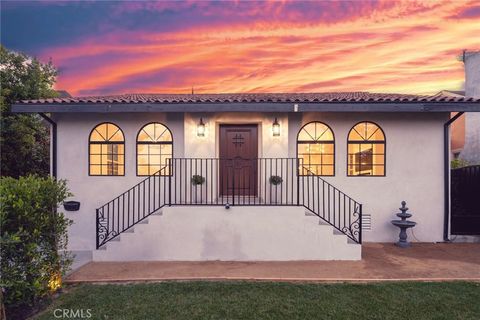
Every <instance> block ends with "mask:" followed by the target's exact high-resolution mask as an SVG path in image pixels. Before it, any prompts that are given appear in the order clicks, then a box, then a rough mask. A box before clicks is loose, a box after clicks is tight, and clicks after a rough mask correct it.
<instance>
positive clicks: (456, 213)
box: [451, 165, 480, 235]
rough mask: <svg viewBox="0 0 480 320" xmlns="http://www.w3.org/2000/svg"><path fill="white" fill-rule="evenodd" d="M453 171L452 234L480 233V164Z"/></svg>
mask: <svg viewBox="0 0 480 320" xmlns="http://www.w3.org/2000/svg"><path fill="white" fill-rule="evenodd" d="M451 172H452V175H451V179H452V189H451V190H452V194H451V199H452V200H451V201H452V207H451V212H452V220H451V234H453V235H480V165H477V166H468V167H463V168H458V169H453V170H452V171H451Z"/></svg>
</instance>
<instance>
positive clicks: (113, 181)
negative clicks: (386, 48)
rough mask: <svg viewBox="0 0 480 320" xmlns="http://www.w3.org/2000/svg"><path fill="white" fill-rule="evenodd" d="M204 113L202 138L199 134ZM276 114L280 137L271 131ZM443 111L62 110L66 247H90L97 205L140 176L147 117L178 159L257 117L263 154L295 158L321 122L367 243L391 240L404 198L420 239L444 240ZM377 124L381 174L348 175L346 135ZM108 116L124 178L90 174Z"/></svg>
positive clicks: (212, 150) (334, 180) (212, 149)
mask: <svg viewBox="0 0 480 320" xmlns="http://www.w3.org/2000/svg"><path fill="white" fill-rule="evenodd" d="M200 117H203V119H204V122H205V123H206V128H207V131H206V135H205V137H202V138H200V137H197V136H196V125H197V123H198V121H199V119H200ZM275 117H278V121H279V122H280V124H281V136H280V137H273V136H272V122H273V120H274V118H275ZM447 117H448V114H446V113H445V114H408V113H405V114H402V113H388V114H387V113H383V114H382V113H376V114H366V113H325V114H322V113H307V114H299V113H290V114H283V115H282V114H272V113H268V114H267V113H253V114H252V113H249V114H246V113H223V114H185V115H183V114H179V113H170V114H156V113H148V114H140V113H138V114H63V115H57V117H56V121H57V122H58V176H59V178H63V179H67V180H68V182H69V187H70V189H71V191H72V192H73V193H74V194H75V196H74V197H73V199H75V200H78V201H80V202H81V209H80V211H77V212H73V213H67V216H68V217H70V218H71V219H73V220H74V221H75V224H74V225H73V226H72V227H71V229H70V249H71V250H91V249H94V247H95V208H97V207H99V206H101V205H103V204H104V203H106V202H108V201H109V200H111V199H113V198H114V197H115V196H117V195H119V194H120V193H122V192H124V191H125V190H127V189H128V188H130V187H132V186H133V185H134V184H136V183H137V182H139V181H141V180H142V179H143V178H142V177H137V176H136V171H135V170H136V168H135V163H136V159H135V156H136V152H135V138H136V135H137V132H138V130H139V129H140V128H141V127H142V126H143V125H145V124H146V123H149V122H152V121H159V122H161V123H164V124H165V125H167V126H168V127H169V128H170V130H171V131H172V133H173V137H174V155H175V157H216V156H218V140H217V139H218V127H219V124H221V123H258V124H259V140H260V141H259V142H260V143H259V156H260V157H295V155H296V136H297V133H298V130H299V129H300V128H301V126H302V125H303V124H305V123H307V122H310V121H313V120H318V121H323V122H325V123H327V124H328V125H329V126H330V127H331V128H332V130H333V131H334V134H335V138H336V141H335V151H336V157H335V158H336V175H335V176H334V177H325V180H327V181H328V182H330V183H331V184H333V185H334V186H336V187H338V188H339V189H340V190H342V191H344V192H345V193H346V194H348V195H350V196H351V197H353V198H354V199H356V200H357V201H359V202H361V203H363V204H364V213H368V214H371V215H372V221H373V230H372V231H367V232H365V233H364V239H365V240H366V241H388V242H391V241H394V240H396V238H397V234H398V232H397V230H396V229H395V228H394V227H392V226H391V225H390V223H389V221H390V220H391V219H393V218H394V213H396V212H397V211H398V210H397V208H398V207H399V205H400V201H402V200H406V201H407V203H408V206H409V207H410V208H411V211H412V212H413V213H414V217H413V220H415V221H417V222H418V226H417V227H416V228H415V230H414V232H415V235H416V237H417V238H418V240H420V241H441V240H442V223H443V167H442V165H443V162H442V159H443V158H442V157H443V123H444V122H445V121H446V119H447ZM363 120H369V121H374V122H376V123H377V124H379V125H380V126H381V127H382V129H383V130H384V131H385V135H386V139H387V148H386V152H387V155H386V157H387V162H386V163H387V165H386V176H385V177H347V176H346V158H347V157H346V149H347V146H346V137H347V134H348V131H349V130H350V128H351V127H352V126H353V125H354V124H356V123H357V122H359V121H363ZM104 121H110V122H113V123H115V124H117V125H118V126H120V127H121V129H122V130H123V132H124V134H125V150H126V155H125V176H118V177H108V176H104V177H102V176H100V177H99V176H89V175H88V136H89V134H90V131H91V130H92V128H93V127H95V126H96V125H97V124H99V123H101V122H104Z"/></svg>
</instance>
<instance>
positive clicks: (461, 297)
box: [37, 282, 480, 320]
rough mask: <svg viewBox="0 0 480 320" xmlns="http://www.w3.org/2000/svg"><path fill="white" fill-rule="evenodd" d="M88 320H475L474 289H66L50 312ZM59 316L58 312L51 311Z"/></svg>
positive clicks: (250, 285) (477, 292)
mask: <svg viewBox="0 0 480 320" xmlns="http://www.w3.org/2000/svg"><path fill="white" fill-rule="evenodd" d="M58 308H60V309H73V310H76V309H84V312H86V309H91V311H90V312H91V314H92V317H91V318H90V319H115V320H116V319H142V320H143V319H189V320H191V319H276V320H277V319H289V320H290V319H355V320H359V319H382V320H386V319H401V318H402V317H403V319H409V320H412V319H448V320H453V319H479V318H480V283H468V282H449V283H447V282H444V283H413V282H403V283H383V284H380V283H377V284H311V283H310V284H307V283H274V282H163V283H150V284H127V285H121V284H119V285H113V284H110V285H78V286H73V287H68V288H66V290H65V291H64V293H63V294H62V295H61V296H60V298H58V299H56V300H55V302H54V303H52V305H51V306H50V307H49V308H48V309H47V310H46V311H44V312H43V313H41V314H40V315H39V316H38V317H37V319H55V317H54V310H55V309H58ZM57 312H58V311H57Z"/></svg>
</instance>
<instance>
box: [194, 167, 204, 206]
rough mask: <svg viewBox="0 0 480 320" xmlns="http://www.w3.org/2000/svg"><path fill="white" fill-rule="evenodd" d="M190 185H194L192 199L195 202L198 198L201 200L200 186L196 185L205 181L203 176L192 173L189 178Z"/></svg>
mask: <svg viewBox="0 0 480 320" xmlns="http://www.w3.org/2000/svg"><path fill="white" fill-rule="evenodd" d="M191 182H192V185H193V186H194V187H195V191H194V193H195V196H194V201H195V203H198V200H200V202H201V201H202V188H201V187H200V188H199V187H198V186H201V185H202V184H204V183H205V177H202V176H201V175H198V174H194V175H193V176H192V179H191Z"/></svg>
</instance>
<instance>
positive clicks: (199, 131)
mask: <svg viewBox="0 0 480 320" xmlns="http://www.w3.org/2000/svg"><path fill="white" fill-rule="evenodd" d="M197 137H205V123H203V119H202V118H200V122H199V123H198V124H197Z"/></svg>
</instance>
